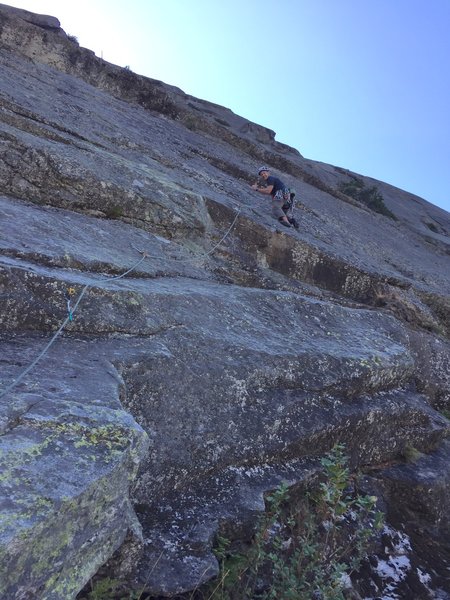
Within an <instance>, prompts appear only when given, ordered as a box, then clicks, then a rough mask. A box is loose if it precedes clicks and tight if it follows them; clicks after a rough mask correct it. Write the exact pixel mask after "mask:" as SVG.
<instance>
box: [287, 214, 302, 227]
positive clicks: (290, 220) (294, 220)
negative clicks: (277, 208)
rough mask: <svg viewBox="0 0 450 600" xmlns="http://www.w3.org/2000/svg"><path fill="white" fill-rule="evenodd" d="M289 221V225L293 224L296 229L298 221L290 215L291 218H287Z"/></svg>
mask: <svg viewBox="0 0 450 600" xmlns="http://www.w3.org/2000/svg"><path fill="white" fill-rule="evenodd" d="M289 223H290V224H291V225H293V226H294V227H295V229H298V228H299V227H300V225H299V223H298V221H297V220H296V219H294V217H292V218H291V219H289Z"/></svg>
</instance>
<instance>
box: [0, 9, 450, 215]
mask: <svg viewBox="0 0 450 600" xmlns="http://www.w3.org/2000/svg"><path fill="white" fill-rule="evenodd" d="M3 2H4V3H5V4H10V5H12V6H17V7H19V8H26V9H27V10H30V11H33V12H38V13H42V14H50V15H52V16H55V17H57V18H58V19H59V20H60V21H61V26H62V28H63V29H64V31H65V32H66V33H68V34H70V35H75V36H76V37H77V38H78V40H79V42H80V45H81V46H84V47H86V48H90V49H91V50H93V51H94V52H95V53H96V54H97V55H98V56H103V58H104V59H105V60H108V61H110V62H112V63H115V64H118V65H121V66H129V67H130V68H131V70H132V71H134V72H135V73H139V74H141V75H146V76H148V77H152V78H155V79H160V80H162V81H164V82H166V83H169V84H171V85H175V86H177V87H179V88H181V89H182V90H183V91H184V92H186V93H188V94H191V95H193V96H197V97H199V98H203V99H206V100H209V101H211V102H215V103H217V104H221V105H223V106H226V107H227V108H230V109H231V110H232V111H233V112H235V113H237V114H239V115H241V116H243V117H245V118H247V119H249V120H251V121H254V122H256V123H259V124H260V125H264V126H266V127H269V128H270V129H273V130H274V131H275V132H276V139H277V140H278V141H280V142H284V143H286V144H289V145H291V146H293V147H295V148H297V149H298V150H299V151H300V152H301V154H303V156H305V157H306V158H311V159H314V160H319V161H322V162H326V163H330V164H333V165H337V166H340V167H344V168H348V169H351V170H353V171H356V172H358V173H360V174H362V175H369V176H371V177H374V178H376V179H380V180H382V181H386V182H388V183H391V184H393V185H395V186H397V187H400V188H402V189H404V190H406V191H408V192H412V193H414V194H417V195H418V196H421V197H422V198H425V199H426V200H428V201H429V202H432V203H433V204H436V205H437V206H440V207H442V208H445V209H446V210H447V211H450V0H259V1H257V0H128V2H123V0H77V1H76V2H72V1H61V0H22V1H20V0H19V1H14V0H10V1H9V2H8V0H3Z"/></svg>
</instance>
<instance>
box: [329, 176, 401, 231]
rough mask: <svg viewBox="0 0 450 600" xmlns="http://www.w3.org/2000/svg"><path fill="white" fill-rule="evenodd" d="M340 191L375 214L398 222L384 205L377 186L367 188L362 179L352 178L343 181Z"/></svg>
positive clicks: (339, 187)
mask: <svg viewBox="0 0 450 600" xmlns="http://www.w3.org/2000/svg"><path fill="white" fill-rule="evenodd" d="M338 189H339V191H340V192H342V193H343V194H346V195H347V196H351V197H352V198H354V199H355V200H358V202H362V203H363V204H365V205H366V206H367V207H368V208H370V209H371V210H373V211H374V212H377V213H380V214H382V215H385V216H386V217H390V218H391V219H394V220H395V221H396V220H397V217H396V216H395V215H394V213H393V212H392V211H390V210H389V209H388V207H387V206H386V204H385V203H384V198H383V196H382V194H381V193H380V192H379V191H378V188H377V187H376V186H374V185H373V186H371V187H366V186H365V185H364V182H363V181H362V180H361V179H359V178H358V177H352V178H351V179H350V181H342V182H341V183H340V184H339V186H338Z"/></svg>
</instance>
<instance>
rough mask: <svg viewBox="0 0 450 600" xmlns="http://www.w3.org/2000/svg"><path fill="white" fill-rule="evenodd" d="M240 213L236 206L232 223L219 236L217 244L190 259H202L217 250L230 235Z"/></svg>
mask: <svg viewBox="0 0 450 600" xmlns="http://www.w3.org/2000/svg"><path fill="white" fill-rule="evenodd" d="M240 214H241V209H240V208H238V209H237V210H236V214H235V216H234V219H233V222H232V223H231V225H230V226H229V227H228V230H227V232H226V233H225V235H223V236H222V237H221V238H220V240H219V241H218V242H217V244H215V245H214V246H213V247H212V248H211V250H208V252H203V253H201V254H198V255H197V256H194V257H193V258H191V261H195V260H198V259H203V258H206V257H207V256H210V255H211V254H212V253H213V252H215V251H216V250H217V248H218V247H219V246H220V244H222V242H224V241H225V240H226V239H227V237H228V236H229V235H230V233H231V231H232V229H233V227H234V225H235V223H236V221H237V220H238V217H239V215H240Z"/></svg>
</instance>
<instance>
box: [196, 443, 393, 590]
mask: <svg viewBox="0 0 450 600" xmlns="http://www.w3.org/2000/svg"><path fill="white" fill-rule="evenodd" d="M321 464H322V468H323V473H322V477H321V481H320V483H319V486H318V488H317V486H316V488H315V489H310V490H308V491H307V493H306V494H305V495H304V496H302V497H301V498H300V499H297V500H296V501H295V500H294V501H292V499H291V498H290V491H289V489H288V487H287V486H286V485H281V486H280V487H279V488H278V489H276V490H275V491H274V492H273V493H272V494H270V495H269V496H268V498H267V510H266V512H265V514H264V516H263V517H262V519H261V521H260V523H259V526H258V529H257V532H256V534H255V537H254V540H253V542H252V544H251V546H250V547H249V548H248V549H247V550H245V551H243V552H241V553H236V552H232V551H231V545H230V542H229V541H228V540H227V539H225V538H223V537H220V538H219V539H218V545H217V548H216V556H217V558H218V560H219V563H220V575H219V577H218V578H217V579H216V580H215V581H214V582H212V583H210V584H209V585H208V586H206V587H205V588H204V589H203V590H200V591H197V593H196V594H195V595H193V596H191V597H192V598H196V599H201V600H244V599H256V598H257V599H258V600H294V599H295V600H312V599H317V600H344V588H345V585H346V582H348V580H349V576H350V574H351V573H352V572H354V571H355V570H357V569H358V567H359V565H360V563H361V561H362V559H363V558H364V556H365V555H366V553H367V551H368V548H369V546H370V542H371V540H372V538H373V537H374V535H375V533H376V532H377V531H378V530H379V529H380V528H381V527H382V524H383V515H382V513H380V512H377V511H376V510H375V504H376V501H377V498H376V497H374V496H368V495H362V494H359V493H358V492H357V489H356V486H355V480H354V478H353V477H352V476H351V474H350V471H349V467H348V458H347V457H346V456H345V455H344V448H343V446H341V445H336V446H335V447H334V448H333V450H332V451H331V452H330V453H329V454H328V455H327V456H325V458H323V459H322V461H321Z"/></svg>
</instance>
